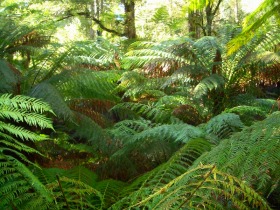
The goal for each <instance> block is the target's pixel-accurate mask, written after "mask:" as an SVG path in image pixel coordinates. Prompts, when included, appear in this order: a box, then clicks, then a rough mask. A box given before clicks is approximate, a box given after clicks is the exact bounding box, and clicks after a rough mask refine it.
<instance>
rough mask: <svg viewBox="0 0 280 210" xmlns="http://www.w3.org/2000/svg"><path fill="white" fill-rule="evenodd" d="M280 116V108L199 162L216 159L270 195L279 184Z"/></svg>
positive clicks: (226, 168)
mask: <svg viewBox="0 0 280 210" xmlns="http://www.w3.org/2000/svg"><path fill="white" fill-rule="evenodd" d="M279 117H280V112H275V113H273V114H271V115H270V116H269V117H268V118H267V119H265V120H263V121H261V122H256V123H255V124H253V125H252V126H250V127H247V128H244V129H243V130H242V131H241V132H239V133H235V134H233V135H232V136H231V137H230V138H229V139H227V140H223V141H221V143H220V144H219V145H218V146H217V147H215V148H213V150H211V152H209V153H208V154H205V155H204V156H202V157H200V158H199V159H198V160H197V164H196V165H199V164H200V163H203V164H209V163H216V165H217V167H218V168H219V169H220V170H222V171H225V172H227V173H230V174H232V175H233V176H236V177H238V178H240V179H242V180H244V181H246V182H247V183H250V185H251V186H253V187H254V189H257V190H259V191H261V192H262V193H263V194H264V195H266V196H267V195H269V194H270V193H272V192H273V191H274V190H275V189H276V188H278V187H279V186H278V184H277V183H278V179H279V154H280V153H279V149H280V144H279V142H280V141H279V131H280V129H279Z"/></svg>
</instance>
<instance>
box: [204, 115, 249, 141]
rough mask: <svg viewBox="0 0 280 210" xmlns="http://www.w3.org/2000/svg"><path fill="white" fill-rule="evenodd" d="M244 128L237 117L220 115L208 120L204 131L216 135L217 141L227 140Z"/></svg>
mask: <svg viewBox="0 0 280 210" xmlns="http://www.w3.org/2000/svg"><path fill="white" fill-rule="evenodd" d="M243 127H244V125H243V123H242V122H241V120H240V118H239V116H238V115H236V114H233V113H222V114H219V115H217V116H215V117H213V118H211V119H210V120H209V122H207V124H206V125H205V127H204V129H205V131H206V132H207V133H209V134H214V135H216V136H217V137H218V138H219V139H224V138H228V137H229V136H230V135H232V134H233V133H234V132H237V131H240V130H241V129H242V128H243Z"/></svg>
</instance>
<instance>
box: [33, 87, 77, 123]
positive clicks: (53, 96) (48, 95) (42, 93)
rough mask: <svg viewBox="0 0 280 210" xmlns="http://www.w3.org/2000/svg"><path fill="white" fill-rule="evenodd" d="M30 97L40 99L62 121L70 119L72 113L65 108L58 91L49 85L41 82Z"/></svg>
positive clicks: (65, 105)
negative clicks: (49, 106)
mask: <svg viewBox="0 0 280 210" xmlns="http://www.w3.org/2000/svg"><path fill="white" fill-rule="evenodd" d="M29 95H30V96H31V97H36V98H40V99H42V100H44V101H46V102H47V103H48V104H50V105H51V107H52V109H53V110H54V112H55V114H56V115H57V116H58V117H61V118H63V119H72V118H73V113H72V111H71V110H70V109H69V107H68V106H67V104H66V102H65V100H64V98H63V96H62V95H61V93H60V92H59V91H58V89H57V88H56V87H55V86H53V85H52V84H50V83H47V82H42V83H40V84H38V85H37V86H35V87H34V88H33V89H32V90H31V91H30V93H29Z"/></svg>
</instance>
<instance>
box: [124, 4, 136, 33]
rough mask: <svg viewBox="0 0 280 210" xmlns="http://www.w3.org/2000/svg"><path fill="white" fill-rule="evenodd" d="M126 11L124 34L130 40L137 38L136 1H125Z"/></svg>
mask: <svg viewBox="0 0 280 210" xmlns="http://www.w3.org/2000/svg"><path fill="white" fill-rule="evenodd" d="M122 2H123V4H124V11H125V22H124V25H125V29H124V30H125V31H124V34H125V36H126V37H127V38H128V39H135V38H136V27H135V2H134V0H123V1H122Z"/></svg>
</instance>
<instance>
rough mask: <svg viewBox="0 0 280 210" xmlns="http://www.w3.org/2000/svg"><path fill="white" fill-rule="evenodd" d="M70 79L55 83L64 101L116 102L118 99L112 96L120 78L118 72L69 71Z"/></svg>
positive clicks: (65, 78)
mask: <svg viewBox="0 0 280 210" xmlns="http://www.w3.org/2000/svg"><path fill="white" fill-rule="evenodd" d="M69 73H70V74H69V75H68V76H70V78H69V77H68V78H67V77H65V76H64V80H63V81H60V82H58V83H57V88H58V90H59V91H61V92H62V94H63V95H64V97H65V98H66V99H72V98H73V99H75V98H94V99H100V100H109V101H113V102H118V101H119V100H120V99H119V97H118V96H116V95H115V94H114V89H115V88H116V87H117V81H118V79H119V77H120V75H119V73H118V72H114V71H106V72H104V71H103V72H93V71H90V70H85V71H71V72H69Z"/></svg>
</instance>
